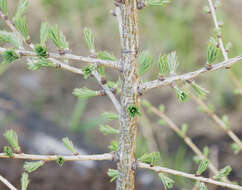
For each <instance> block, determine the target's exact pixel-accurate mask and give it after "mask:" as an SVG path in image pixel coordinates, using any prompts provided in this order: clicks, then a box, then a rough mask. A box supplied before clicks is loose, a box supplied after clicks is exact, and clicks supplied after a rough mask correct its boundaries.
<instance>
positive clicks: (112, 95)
mask: <svg viewBox="0 0 242 190" xmlns="http://www.w3.org/2000/svg"><path fill="white" fill-rule="evenodd" d="M0 16H1V17H2V19H3V20H4V21H5V22H6V24H7V25H8V27H9V28H10V29H11V30H12V31H13V32H16V33H17V34H18V35H19V36H20V37H21V38H22V39H23V36H22V35H21V34H20V33H19V32H18V31H17V29H16V28H15V26H14V25H13V23H12V22H11V21H10V20H9V19H8V18H7V17H5V16H4V15H3V13H2V11H1V10H0ZM25 42H26V41H25ZM26 45H28V46H29V47H30V48H31V49H34V45H33V44H32V43H30V44H28V43H26ZM1 49H2V50H3V48H1ZM18 51H23V53H24V52H25V53H29V54H31V55H32V56H33V55H34V56H36V54H35V53H34V52H30V51H26V50H18ZM19 53H20V52H19ZM51 55H52V56H53V57H55V56H58V58H62V59H63V58H64V56H67V57H68V56H72V59H74V57H75V59H81V57H80V56H79V57H78V56H74V55H71V54H66V55H64V56H62V55H58V54H53V53H51ZM89 59H90V60H89ZM91 59H92V58H85V60H86V61H87V62H88V61H92V62H93V63H94V64H96V62H94V60H95V61H97V63H100V64H103V63H105V62H106V63H107V64H108V63H115V62H112V61H105V60H99V59H92V60H91ZM49 60H50V61H52V62H53V63H54V64H55V65H56V67H57V68H62V69H65V70H68V71H71V72H73V73H77V74H81V75H83V72H82V70H81V69H78V68H75V67H72V66H69V65H67V64H65V63H62V62H60V61H59V60H56V59H54V58H49ZM100 61H101V62H102V63H101V62H100ZM115 65H116V66H117V68H118V66H119V65H118V63H115ZM119 67H120V66H119ZM120 70H121V69H120ZM94 76H95V78H96V79H97V80H98V82H99V83H100V84H101V79H100V78H101V77H100V76H99V74H98V73H97V72H96V73H94ZM101 86H102V87H103V88H104V90H105V92H106V94H107V95H108V96H109V97H110V99H111V100H112V102H113V104H114V106H115V108H116V110H117V111H118V113H120V110H121V108H120V107H121V106H120V104H119V102H118V101H117V99H116V98H115V96H114V94H113V93H112V91H111V90H110V89H109V88H108V87H107V85H103V84H101Z"/></svg>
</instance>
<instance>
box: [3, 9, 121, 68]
mask: <svg viewBox="0 0 242 190" xmlns="http://www.w3.org/2000/svg"><path fill="white" fill-rule="evenodd" d="M0 16H1V17H2V19H3V20H4V21H5V22H6V24H7V25H8V26H9V28H10V29H11V30H12V31H13V32H15V33H17V34H19V36H21V34H20V33H19V32H18V31H17V29H16V28H15V26H14V25H13V23H12V22H11V21H10V20H9V19H6V17H5V16H4V15H3V13H2V11H1V10H0ZM27 45H28V46H30V47H31V48H32V49H33V48H34V44H32V43H30V44H27ZM15 51H17V52H19V53H21V54H22V55H23V56H31V57H36V56H37V54H36V53H35V52H33V51H27V50H15ZM48 56H49V57H50V58H54V59H67V60H75V61H83V62H87V63H95V64H98V65H102V66H105V67H110V68H114V69H118V70H121V67H120V64H119V62H115V61H110V60H101V59H95V58H92V57H85V56H79V55H74V54H71V53H65V54H64V55H60V54H57V53H51V52H48Z"/></svg>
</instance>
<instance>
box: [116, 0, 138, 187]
mask: <svg viewBox="0 0 242 190" xmlns="http://www.w3.org/2000/svg"><path fill="white" fill-rule="evenodd" d="M121 13H122V23H123V25H122V32H123V34H122V38H123V39H122V40H121V41H122V57H121V60H122V66H123V84H122V95H121V107H122V108H121V114H120V129H121V134H120V139H119V159H120V161H119V163H118V171H119V174H118V179H117V186H116V190H133V189H134V181H135V170H133V164H134V162H135V160H136V156H135V151H136V134H137V121H136V120H137V116H135V117H134V118H132V117H130V116H129V113H128V107H129V106H130V105H134V104H135V105H137V106H138V102H139V101H138V93H137V91H138V90H137V88H138V84H139V78H138V74H137V64H136V58H137V51H138V23H137V22H138V19H137V0H125V4H124V5H122V7H121Z"/></svg>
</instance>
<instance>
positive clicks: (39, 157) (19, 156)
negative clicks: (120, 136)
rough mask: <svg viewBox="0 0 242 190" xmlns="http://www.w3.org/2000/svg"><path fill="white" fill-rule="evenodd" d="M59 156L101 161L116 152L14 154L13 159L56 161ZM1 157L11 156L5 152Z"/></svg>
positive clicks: (66, 158) (76, 159) (72, 159)
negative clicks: (71, 154)
mask: <svg viewBox="0 0 242 190" xmlns="http://www.w3.org/2000/svg"><path fill="white" fill-rule="evenodd" d="M58 157H62V158H63V159H64V161H91V160H96V161H101V160H113V159H114V154H112V153H105V154H94V155H77V156H64V155H63V156H62V155H33V154H13V156H12V157H11V159H20V160H42V161H56V160H57V158H58ZM0 158H9V157H8V156H6V154H5V153H0Z"/></svg>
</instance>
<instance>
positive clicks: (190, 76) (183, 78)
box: [139, 55, 242, 93]
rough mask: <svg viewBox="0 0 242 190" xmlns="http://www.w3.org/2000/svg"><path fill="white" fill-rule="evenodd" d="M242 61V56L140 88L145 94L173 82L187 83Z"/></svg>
mask: <svg viewBox="0 0 242 190" xmlns="http://www.w3.org/2000/svg"><path fill="white" fill-rule="evenodd" d="M241 60H242V55H240V56H237V57H234V58H231V59H228V60H227V61H223V62H221V63H218V64H214V65H212V69H209V70H208V69H206V68H205V67H203V68H201V69H199V70H196V71H193V72H189V73H186V74H183V75H176V76H171V77H167V78H165V79H164V80H162V81H161V80H154V81H150V82H146V83H143V84H142V85H141V87H140V88H139V91H140V93H144V92H146V91H148V90H151V89H154V88H158V87H162V86H168V85H171V84H172V83H173V82H176V81H186V80H190V79H193V78H196V77H198V76H200V75H201V74H203V73H207V72H211V71H216V70H219V69H223V68H225V67H230V66H232V65H233V64H235V63H237V62H239V61H241Z"/></svg>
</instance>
